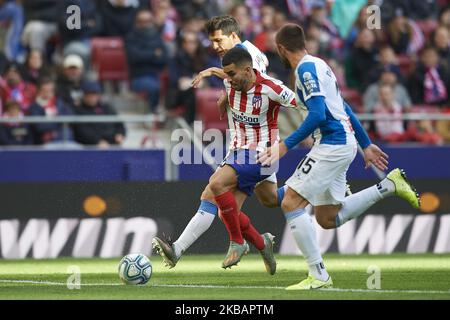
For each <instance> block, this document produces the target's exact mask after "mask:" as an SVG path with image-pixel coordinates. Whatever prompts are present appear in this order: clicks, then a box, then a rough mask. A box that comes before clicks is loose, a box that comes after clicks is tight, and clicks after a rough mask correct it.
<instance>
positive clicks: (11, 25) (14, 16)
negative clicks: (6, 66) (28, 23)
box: [0, 0, 24, 61]
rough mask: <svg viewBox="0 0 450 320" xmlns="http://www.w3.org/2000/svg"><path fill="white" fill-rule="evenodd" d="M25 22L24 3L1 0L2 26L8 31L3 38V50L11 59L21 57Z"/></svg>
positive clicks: (0, 22)
mask: <svg viewBox="0 0 450 320" xmlns="http://www.w3.org/2000/svg"><path fill="white" fill-rule="evenodd" d="M23 23H24V16H23V8H22V5H21V4H20V3H17V2H15V1H6V0H0V26H1V27H2V29H3V28H4V29H5V31H6V38H5V39H2V40H3V42H4V43H3V48H4V50H3V51H4V54H5V55H6V57H7V58H8V59H9V60H12V61H17V60H18V58H19V53H20V36H21V34H22V30H23ZM0 43H1V41H0Z"/></svg>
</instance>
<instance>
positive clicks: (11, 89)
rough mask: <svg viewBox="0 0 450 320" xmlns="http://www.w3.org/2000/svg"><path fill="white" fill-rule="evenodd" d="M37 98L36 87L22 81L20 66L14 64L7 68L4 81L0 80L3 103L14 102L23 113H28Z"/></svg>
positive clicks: (0, 96)
mask: <svg viewBox="0 0 450 320" xmlns="http://www.w3.org/2000/svg"><path fill="white" fill-rule="evenodd" d="M35 96H36V87H35V86H34V85H33V84H31V83H27V82H25V81H24V80H23V79H22V75H21V74H20V66H19V64H17V63H15V62H13V63H10V64H9V65H8V66H7V67H6V71H5V74H4V80H2V79H0V98H1V100H2V101H3V102H5V101H9V100H13V101H16V102H18V103H19V105H20V108H21V110H22V112H23V113H25V114H26V113H27V112H28V108H29V106H30V104H31V103H32V102H33V101H34V98H35Z"/></svg>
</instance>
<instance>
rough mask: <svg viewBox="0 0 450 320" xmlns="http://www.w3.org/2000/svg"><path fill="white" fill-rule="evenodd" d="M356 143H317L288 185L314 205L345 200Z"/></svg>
mask: <svg viewBox="0 0 450 320" xmlns="http://www.w3.org/2000/svg"><path fill="white" fill-rule="evenodd" d="M357 150H358V149H357V145H356V143H355V144H353V143H352V144H350V145H326V144H320V145H316V146H314V147H313V148H312V149H311V151H310V152H309V153H308V154H307V155H306V157H305V158H303V160H302V161H301V162H300V163H299V165H298V166H297V169H295V172H294V174H293V175H292V176H291V177H290V178H289V179H288V180H287V181H286V185H287V186H288V187H290V188H291V189H292V190H294V191H295V192H297V193H298V194H299V195H301V196H302V197H303V198H305V199H306V200H308V202H309V203H311V204H312V205H313V206H321V205H337V204H341V203H343V201H344V199H345V192H346V189H347V170H348V168H349V166H350V164H351V163H352V162H353V159H354V158H355V156H356V152H357Z"/></svg>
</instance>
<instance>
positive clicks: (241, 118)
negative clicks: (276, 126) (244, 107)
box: [232, 110, 259, 126]
mask: <svg viewBox="0 0 450 320" xmlns="http://www.w3.org/2000/svg"><path fill="white" fill-rule="evenodd" d="M232 111H233V120H235V121H238V122H241V123H243V124H246V125H250V126H257V125H259V116H258V115H250V114H247V113H244V112H236V111H234V110H232Z"/></svg>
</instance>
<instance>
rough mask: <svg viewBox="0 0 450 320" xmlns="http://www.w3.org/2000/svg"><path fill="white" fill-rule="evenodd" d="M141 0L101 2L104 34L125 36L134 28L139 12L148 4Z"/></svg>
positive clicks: (105, 0) (106, 0) (109, 0)
mask: <svg viewBox="0 0 450 320" xmlns="http://www.w3.org/2000/svg"><path fill="white" fill-rule="evenodd" d="M145 2H146V6H144V4H143V3H142V1H139V0H102V1H100V2H99V6H100V12H101V15H102V17H103V34H104V35H105V36H108V37H123V36H125V35H127V34H128V33H129V32H131V30H132V29H133V23H134V21H135V19H136V14H137V12H138V11H139V10H140V9H141V8H144V7H146V8H147V9H148V8H149V6H148V1H145Z"/></svg>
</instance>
